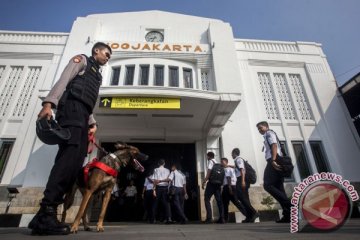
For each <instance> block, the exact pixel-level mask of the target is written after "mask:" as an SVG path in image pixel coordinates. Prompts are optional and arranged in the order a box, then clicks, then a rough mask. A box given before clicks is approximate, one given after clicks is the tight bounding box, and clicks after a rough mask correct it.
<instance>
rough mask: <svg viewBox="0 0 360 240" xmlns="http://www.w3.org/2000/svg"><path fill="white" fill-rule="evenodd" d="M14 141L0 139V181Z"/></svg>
mask: <svg viewBox="0 0 360 240" xmlns="http://www.w3.org/2000/svg"><path fill="white" fill-rule="evenodd" d="M14 143H15V139H0V180H1V178H2V176H3V175H4V171H5V168H6V164H7V162H8V160H9V158H10V155H11V150H12V148H13V146H14Z"/></svg>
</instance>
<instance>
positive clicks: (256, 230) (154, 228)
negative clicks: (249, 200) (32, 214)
mask: <svg viewBox="0 0 360 240" xmlns="http://www.w3.org/2000/svg"><path fill="white" fill-rule="evenodd" d="M80 230H81V231H79V232H78V233H77V234H71V235H68V236H31V235H30V230H28V229H26V228H0V239H2V240H8V239H9V240H10V239H11V240H14V239H16V240H22V239H79V240H81V239H84V240H92V239H99V240H100V239H101V240H107V239H114V240H115V239H121V240H124V239H126V240H128V239H131V240H132V239H139V240H140V239H141V240H145V239H154V240H155V239H156V240H161V239H204V240H212V239H216V240H225V239H242V240H255V239H266V240H272V239H274V240H282V239H292V240H296V239H316V240H322V239H324V240H331V239H334V240H335V239H336V240H338V239H340V240H352V239H354V240H355V239H356V240H358V239H360V220H359V219H353V220H351V221H350V222H348V223H347V224H346V225H345V226H343V228H341V229H340V230H338V231H335V232H331V233H294V234H292V233H290V232H289V225H288V224H276V223H273V222H263V223H253V224H235V223H230V224H221V225H220V224H200V223H190V224H187V225H178V224H172V225H163V224H152V225H150V224H144V223H106V224H105V232H102V233H98V232H84V231H82V228H81V229H80Z"/></svg>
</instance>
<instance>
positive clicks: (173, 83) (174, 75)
mask: <svg viewBox="0 0 360 240" xmlns="http://www.w3.org/2000/svg"><path fill="white" fill-rule="evenodd" d="M169 87H179V68H178V67H175V66H169Z"/></svg>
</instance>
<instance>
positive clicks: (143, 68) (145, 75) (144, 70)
mask: <svg viewBox="0 0 360 240" xmlns="http://www.w3.org/2000/svg"><path fill="white" fill-rule="evenodd" d="M149 70H150V66H149V65H140V74H139V77H140V82H139V85H148V84H149Z"/></svg>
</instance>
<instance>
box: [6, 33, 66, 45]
mask: <svg viewBox="0 0 360 240" xmlns="http://www.w3.org/2000/svg"><path fill="white" fill-rule="evenodd" d="M68 35H69V34H68V33H46V32H17V31H0V43H22V44H65V43H66V40H67V37H68Z"/></svg>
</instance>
